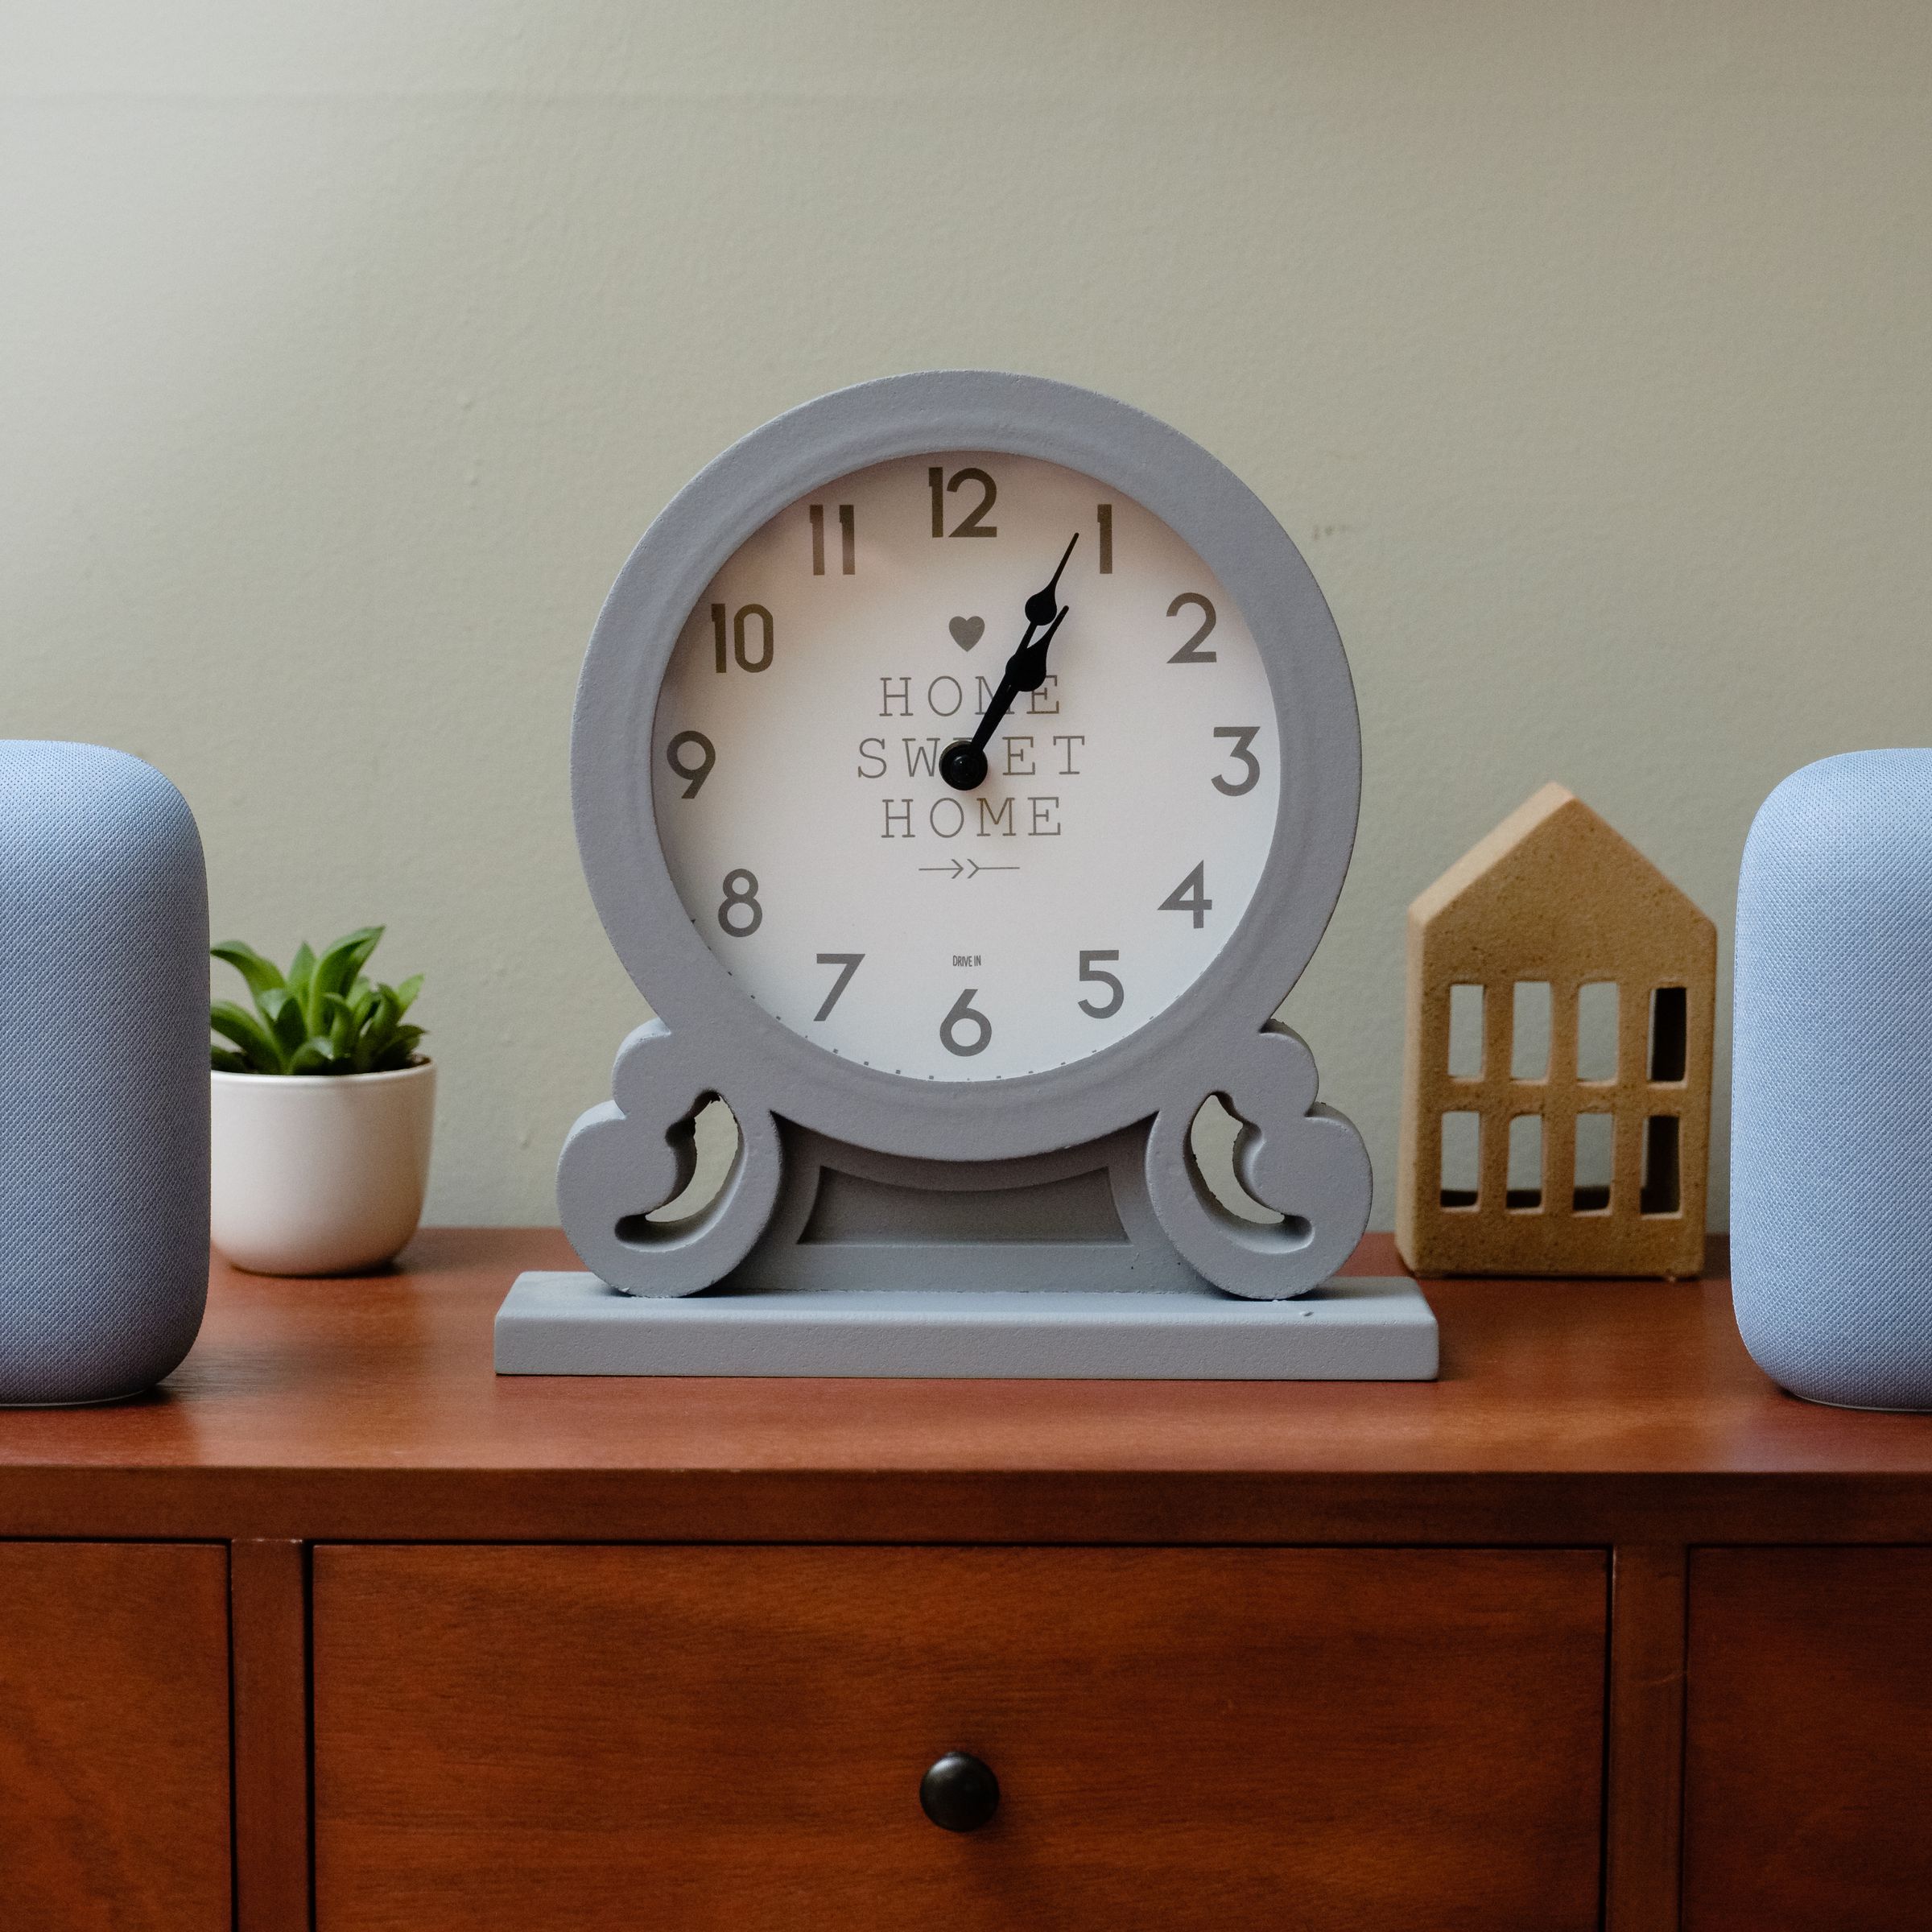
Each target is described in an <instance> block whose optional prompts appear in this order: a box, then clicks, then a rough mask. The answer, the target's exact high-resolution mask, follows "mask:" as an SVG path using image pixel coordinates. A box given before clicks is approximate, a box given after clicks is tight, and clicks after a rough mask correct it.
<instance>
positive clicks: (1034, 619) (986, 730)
mask: <svg viewBox="0 0 1932 1932" xmlns="http://www.w3.org/2000/svg"><path fill="white" fill-rule="evenodd" d="M1079 542H1080V532H1079V531H1078V530H1075V532H1074V533H1073V535H1071V537H1069V538H1068V539H1067V547H1066V548H1065V549H1064V550H1063V551H1061V553H1060V560H1059V563H1058V564H1056V565H1055V567H1054V572H1053V575H1052V576H1051V578H1050V579H1048V580H1047V585H1046V587H1045V588H1043V589H1041V590H1036V591H1035V592H1034V593H1033V595H1032V596H1031V597H1029V598H1028V599H1027V600H1026V636H1025V637H1023V638H1021V639H1020V642H1019V645H1018V648H1017V649H1016V650H1014V652H1013V655H1012V656H1011V657H1010V658H1008V659H1007V660H1006V669H1005V673H1004V674H1003V675H1001V679H1000V684H999V688H998V690H997V691H994V693H993V702H992V703H991V704H989V705H988V706H987V707H986V715H985V717H983V718H981V719H980V728H979V729H978V730H977V731H976V732H975V733H973V734H972V737H970V738H960V739H956V740H955V741H954V742H953V743H952V744H951V745H947V747H946V749H945V750H943V752H941V753H940V754H939V776H940V777H941V778H943V779H944V780H945V781H946V782H947V784H948V785H950V786H952V788H953V789H954V791H972V790H973V789H974V787H975V786H980V785H983V784H984V783H985V782H986V746H987V744H988V743H989V741H990V740H991V738H992V737H993V733H995V732H996V731H997V730H998V729H999V728H1000V725H1001V722H1002V721H1003V720H1005V716H1006V713H1007V712H1008V711H1009V710H1010V709H1011V708H1012V706H1013V700H1014V699H1015V698H1016V697H1018V696H1019V694H1020V693H1021V692H1022V691H1038V689H1039V688H1040V687H1041V686H1042V684H1044V683H1046V682H1047V646H1048V645H1050V644H1051V643H1052V642H1053V634H1054V633H1055V631H1056V630H1059V627H1060V623H1061V621H1062V619H1063V618H1064V617H1066V615H1067V606H1066V605H1063V604H1062V603H1061V602H1060V601H1059V589H1060V573H1061V572H1063V571H1064V570H1065V569H1066V568H1067V559H1068V558H1069V557H1071V555H1073V547H1074V545H1075V544H1076V543H1079ZM1042 625H1044V626H1045V629H1044V630H1042V628H1041V627H1042ZM1036 632H1038V633H1039V634H1038V636H1035V635H1034V634H1035V633H1036Z"/></svg>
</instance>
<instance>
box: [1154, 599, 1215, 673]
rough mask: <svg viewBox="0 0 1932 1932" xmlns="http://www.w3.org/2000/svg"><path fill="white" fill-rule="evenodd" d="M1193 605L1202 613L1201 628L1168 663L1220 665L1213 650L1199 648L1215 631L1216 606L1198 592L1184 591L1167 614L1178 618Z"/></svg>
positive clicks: (1170, 606) (1168, 608)
mask: <svg viewBox="0 0 1932 1932" xmlns="http://www.w3.org/2000/svg"><path fill="white" fill-rule="evenodd" d="M1190 604H1191V605H1193V606H1194V607H1195V609H1196V610H1198V611H1199V613H1201V627H1200V629H1199V630H1197V631H1196V632H1195V634H1194V635H1193V636H1192V637H1191V638H1189V639H1188V640H1187V642H1186V643H1185V644H1183V646H1181V647H1180V649H1179V650H1177V651H1176V652H1175V653H1174V655H1173V656H1172V657H1170V658H1169V659H1168V660H1167V662H1168V663H1170V664H1213V663H1219V661H1220V660H1219V658H1217V656H1216V654H1215V653H1214V652H1213V651H1212V650H1200V649H1199V645H1200V643H1201V641H1202V640H1203V638H1207V637H1208V636H1210V635H1211V634H1212V632H1213V630H1214V606H1213V605H1212V604H1210V603H1209V602H1208V600H1207V599H1206V598H1205V597H1203V596H1202V595H1201V593H1200V592H1199V591H1198V590H1184V591H1183V592H1181V594H1180V595H1179V597H1176V598H1175V599H1174V601H1173V602H1172V603H1171V604H1170V605H1168V606H1167V614H1168V616H1169V617H1179V615H1180V614H1181V613H1182V612H1183V610H1185V609H1187V606H1188V605H1190Z"/></svg>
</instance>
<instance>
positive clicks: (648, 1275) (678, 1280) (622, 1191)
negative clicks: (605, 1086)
mask: <svg viewBox="0 0 1932 1932" xmlns="http://www.w3.org/2000/svg"><path fill="white" fill-rule="evenodd" d="M701 1057H704V1056H700V1055H698V1054H696V1053H687V1051H686V1050H685V1047H684V1044H683V1041H682V1039H680V1038H679V1036H677V1035H675V1034H673V1033H672V1032H671V1029H670V1028H669V1027H667V1026H666V1025H665V1024H664V1022H663V1021H662V1020H652V1021H650V1022H647V1023H646V1025H644V1026H640V1027H638V1030H636V1031H635V1032H634V1033H633V1034H631V1035H630V1037H629V1038H627V1039H626V1040H625V1042H624V1044H623V1045H622V1046H621V1047H620V1048H619V1049H618V1050H617V1064H616V1066H615V1067H614V1068H613V1070H612V1074H611V1091H612V1094H613V1098H612V1099H610V1100H607V1101H605V1103H604V1104H602V1105H601V1106H599V1107H593V1108H591V1110H590V1111H589V1112H588V1113H586V1114H584V1116H583V1117H581V1118H580V1120H579V1121H578V1122H577V1124H576V1125H575V1126H574V1127H573V1128H572V1129H571V1130H570V1133H569V1135H568V1137H567V1138H566V1140H565V1141H564V1152H563V1156H562V1158H561V1159H560V1160H559V1162H558V1164H557V1207H558V1211H559V1215H560V1216H561V1218H562V1220H563V1223H564V1232H565V1233H566V1234H567V1235H568V1236H569V1237H570V1242H571V1245H572V1247H573V1248H575V1249H576V1251H577V1253H579V1254H580V1256H582V1257H583V1259H584V1264H585V1265H586V1266H587V1267H588V1268H589V1269H591V1270H592V1272H593V1273H595V1274H597V1275H598V1276H600V1277H601V1278H602V1279H603V1280H605V1282H609V1284H610V1286H612V1287H613V1288H617V1289H621V1290H623V1291H624V1292H625V1294H646V1295H680V1294H696V1293H697V1292H698V1290H700V1289H703V1288H708V1287H710V1286H712V1284H713V1283H714V1282H717V1281H719V1280H720V1279H722V1278H723V1277H724V1276H725V1275H727V1274H729V1273H730V1272H731V1270H732V1269H733V1268H735V1267H736V1266H737V1265H738V1263H739V1262H740V1261H742V1260H743V1259H744V1258H745V1255H746V1254H747V1253H749V1252H750V1250H751V1249H752V1247H753V1245H754V1244H755V1243H756V1241H758V1236H760V1235H761V1234H762V1233H763V1232H764V1231H765V1225H766V1222H767V1221H768V1220H770V1218H771V1212H772V1208H773V1207H774V1204H775V1203H776V1202H777V1200H778V1183H779V1180H780V1178H781V1174H782V1166H783V1159H782V1154H781V1152H780V1149H779V1142H778V1129H777V1126H776V1125H775V1124H774V1121H773V1120H772V1117H771V1115H770V1113H769V1111H767V1110H766V1108H763V1107H762V1106H759V1105H758V1104H755V1102H754V1101H753V1100H752V1099H751V1098H750V1096H746V1095H744V1094H741V1093H738V1092H720V1089H719V1088H718V1086H717V1085H716V1080H715V1071H716V1068H715V1060H711V1059H707V1065H708V1067H710V1068H711V1073H710V1075H707V1073H706V1072H704V1071H700V1067H699V1061H700V1058H701ZM712 1100H723V1101H724V1103H725V1105H726V1106H727V1107H729V1108H730V1109H731V1112H732V1115H733V1118H734V1119H735V1120H736V1121H737V1125H738V1150H737V1155H736V1157H735V1158H733V1162H732V1166H731V1171H730V1172H729V1174H727V1175H726V1176H725V1185H724V1187H722V1188H721V1189H720V1191H719V1192H718V1195H717V1198H716V1199H715V1200H714V1201H712V1203H711V1204H710V1205H709V1206H708V1208H704V1209H702V1210H701V1211H700V1212H698V1213H697V1214H695V1215H693V1216H691V1217H690V1218H689V1219H688V1220H676V1221H656V1220H651V1219H650V1216H652V1215H653V1214H654V1212H656V1211H657V1210H658V1208H663V1207H665V1206H667V1205H668V1204H669V1203H671V1202H672V1201H675V1199H677V1198H678V1196H679V1195H680V1194H682V1193H683V1191H684V1189H685V1187H687V1185H688V1184H689V1183H690V1180H691V1174H692V1170H693V1169H694V1166H695V1165H696V1133H695V1124H696V1120H697V1117H698V1115H699V1113H700V1112H701V1111H702V1110H703V1109H704V1107H705V1106H707V1105H708V1104H709V1103H710V1102H711V1101H712Z"/></svg>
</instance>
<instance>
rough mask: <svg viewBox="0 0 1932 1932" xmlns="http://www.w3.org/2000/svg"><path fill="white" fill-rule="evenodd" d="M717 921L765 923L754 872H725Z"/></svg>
mask: <svg viewBox="0 0 1932 1932" xmlns="http://www.w3.org/2000/svg"><path fill="white" fill-rule="evenodd" d="M734 913H737V914H741V915H744V916H743V919H742V923H740V924H737V925H734V924H733V923H732V915H733V914H734ZM718 923H719V924H720V926H722V927H724V928H725V931H727V932H728V933H729V934H730V935H731V936H732V937H733V939H749V938H750V937H751V935H753V933H754V932H756V931H758V928H759V927H761V926H762V925H763V924H764V923H765V908H764V907H763V906H761V905H760V904H759V903H758V874H757V873H755V872H747V871H746V870H745V868H744V867H743V866H742V865H740V866H737V867H736V868H735V869H733V870H732V871H730V872H728V873H725V903H724V904H723V905H722V906H720V907H719V908H718ZM1195 923H1196V924H1199V921H1198V920H1197V921H1196V922H1195Z"/></svg>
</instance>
